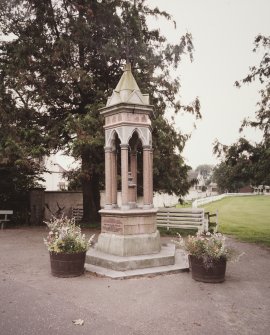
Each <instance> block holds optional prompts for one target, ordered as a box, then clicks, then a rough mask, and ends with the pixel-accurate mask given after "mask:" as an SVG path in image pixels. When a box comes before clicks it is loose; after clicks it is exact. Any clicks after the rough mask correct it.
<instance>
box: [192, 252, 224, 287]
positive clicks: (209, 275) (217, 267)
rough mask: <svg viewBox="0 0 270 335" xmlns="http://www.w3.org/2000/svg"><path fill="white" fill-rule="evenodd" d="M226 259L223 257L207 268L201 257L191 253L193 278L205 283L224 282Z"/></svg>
mask: <svg viewBox="0 0 270 335" xmlns="http://www.w3.org/2000/svg"><path fill="white" fill-rule="evenodd" d="M226 263H227V261H226V259H224V258H221V259H219V260H217V261H215V262H214V263H213V266H211V267H209V268H206V267H205V265H204V264H203V260H202V259H201V258H197V257H195V256H192V255H189V264H190V268H191V274H192V278H193V279H194V280H197V281H201V282H204V283H222V282H223V281H224V280H225V272H226Z"/></svg>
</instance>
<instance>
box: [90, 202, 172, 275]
mask: <svg viewBox="0 0 270 335" xmlns="http://www.w3.org/2000/svg"><path fill="white" fill-rule="evenodd" d="M156 212H157V210H156V209H153V208H151V209H130V210H121V209H103V210H101V211H100V214H101V234H100V235H99V237H98V242H97V244H96V246H95V248H94V249H90V250H89V251H88V252H87V255H86V264H91V265H92V266H97V267H103V268H106V269H111V270H114V271H129V270H137V269H145V268H153V267H163V266H165V267H166V266H170V265H173V264H175V246H174V245H166V246H161V243H160V234H159V231H158V230H157V228H156Z"/></svg>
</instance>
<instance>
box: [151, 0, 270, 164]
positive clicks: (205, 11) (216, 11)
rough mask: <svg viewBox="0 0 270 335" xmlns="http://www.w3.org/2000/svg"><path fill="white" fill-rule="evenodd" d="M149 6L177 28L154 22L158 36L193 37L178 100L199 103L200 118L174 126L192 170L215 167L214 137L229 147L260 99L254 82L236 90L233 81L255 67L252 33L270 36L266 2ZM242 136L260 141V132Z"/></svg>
mask: <svg viewBox="0 0 270 335" xmlns="http://www.w3.org/2000/svg"><path fill="white" fill-rule="evenodd" d="M148 1H149V3H150V4H151V5H156V6H158V7H159V9H162V10H166V11H167V12H168V13H170V14H172V15H173V18H174V20H175V21H176V24H177V28H176V30H175V29H174V27H173V25H172V24H168V23H166V22H165V20H162V21H159V22H158V25H159V27H160V30H161V32H162V33H163V34H164V35H166V36H167V37H168V38H169V40H170V41H171V42H176V41H178V40H179V37H180V36H181V35H183V34H185V33H186V32H187V31H188V32H190V33H191V34H192V35H193V43H194V47H195V53H194V62H193V63H190V62H189V60H188V57H186V60H185V61H184V62H183V63H182V65H181V66H180V67H179V70H178V73H177V74H178V75H179V76H180V77H181V83H182V89H181V97H182V100H183V102H186V103H188V102H190V101H192V99H193V98H194V97H196V96H198V97H199V99H200V102H201V113H202V116H203V119H202V120H199V121H196V126H197V128H196V129H195V130H194V129H193V123H194V118H192V117H187V116H186V117H185V116H178V117H177V118H176V126H177V127H178V128H179V129H181V130H182V131H184V132H191V131H192V137H191V139H190V140H189V141H188V143H187V145H186V148H185V150H184V157H185V158H186V161H187V163H188V164H189V165H191V166H192V167H193V168H195V167H196V166H198V165H199V164H203V163H208V164H216V163H217V162H218V161H217V159H216V158H215V157H214V156H213V155H212V149H213V145H212V144H213V142H214V140H215V139H216V138H217V139H218V140H219V141H220V142H222V143H224V144H231V143H233V141H235V140H236V139H237V138H238V137H239V133H238V129H239V127H240V125H241V121H242V120H243V118H244V117H247V116H251V117H252V116H254V114H255V111H256V102H257V101H258V99H259V95H258V90H259V88H260V86H259V84H258V83H253V84H250V85H248V86H245V87H242V88H241V89H237V88H236V87H235V86H234V82H235V81H236V80H240V79H242V78H244V77H245V76H246V75H247V74H248V69H249V66H251V65H255V64H258V62H259V60H260V58H261V56H262V53H260V54H255V53H253V52H252V49H253V41H254V38H255V36H256V35H258V34H259V33H260V34H265V35H269V34H270V19H269V18H270V1H269V0H256V1H255V0H166V1H165V0H148ZM244 134H245V136H246V138H248V139H250V140H252V141H254V140H259V139H260V137H261V134H260V132H259V131H253V130H249V131H246V132H245V133H244Z"/></svg>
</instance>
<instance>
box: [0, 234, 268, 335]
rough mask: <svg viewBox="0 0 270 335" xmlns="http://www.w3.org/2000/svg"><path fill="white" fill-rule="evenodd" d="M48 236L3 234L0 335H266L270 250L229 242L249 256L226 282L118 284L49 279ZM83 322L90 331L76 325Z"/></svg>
mask: <svg viewBox="0 0 270 335" xmlns="http://www.w3.org/2000/svg"><path fill="white" fill-rule="evenodd" d="M45 235H46V233H45V230H44V229H41V228H38V229H13V230H11V229H7V230H4V231H0V265H1V267H0V334H1V335H32V334H33V335H45V334H46V335H48V334H54V335H58V334H59V335H70V334H74V335H76V334H87V335H107V334H108V335H114V334H115V335H143V334H150V335H152V334H153V335H161V334H162V335H164V334H165V335H174V334H177V335H179V334H180V335H181V334H192V335H197V334H198V335H199V334H200V335H204V334H207V335H212V334H215V335H219V334H222V335H227V334H228V335H229V334H230V335H234V334H237V335H248V334H250V335H267V334H269V333H270V331H269V328H270V258H269V256H270V250H269V249H266V248H261V247H259V246H256V245H251V244H248V243H239V242H236V241H233V240H231V241H230V242H231V243H232V244H233V245H234V246H235V248H237V249H238V250H239V251H244V252H245V255H244V256H243V257H242V258H241V260H240V261H239V262H238V263H230V264H228V268H227V276H226V281H225V282H224V283H223V284H203V283H199V282H196V281H194V280H192V278H191V274H190V273H180V274H171V275H163V276H156V277H153V278H137V279H126V280H113V279H108V278H99V277H96V276H93V275H91V274H89V273H87V274H85V275H83V276H81V277H78V278H70V279H61V278H54V277H52V276H51V275H50V264H49V257H48V252H47V250H46V248H45V246H44V245H43V243H42V237H43V236H45ZM75 319H83V320H84V325H83V326H76V325H74V324H73V323H72V320H75Z"/></svg>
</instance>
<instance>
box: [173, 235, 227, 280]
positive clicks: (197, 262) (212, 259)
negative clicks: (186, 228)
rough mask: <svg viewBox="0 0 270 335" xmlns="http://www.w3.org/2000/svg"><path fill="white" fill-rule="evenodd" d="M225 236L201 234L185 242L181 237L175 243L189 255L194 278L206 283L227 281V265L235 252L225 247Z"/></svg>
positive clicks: (190, 237) (189, 237)
mask: <svg viewBox="0 0 270 335" xmlns="http://www.w3.org/2000/svg"><path fill="white" fill-rule="evenodd" d="M225 239H226V238H225V236H224V235H222V234H220V233H213V234H211V233H210V232H200V233H197V235H196V236H188V238H187V239H186V240H184V239H183V238H182V237H181V236H180V235H179V238H178V240H176V241H175V243H176V244H177V245H179V246H180V247H183V248H184V249H185V250H186V251H187V254H188V258H189V267H190V270H191V274H192V278H193V279H194V280H196V281H200V282H205V283H222V282H223V281H224V280H225V272H226V264H227V260H229V259H230V258H231V256H232V252H233V250H232V249H231V248H228V247H227V246H226V245H225Z"/></svg>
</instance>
